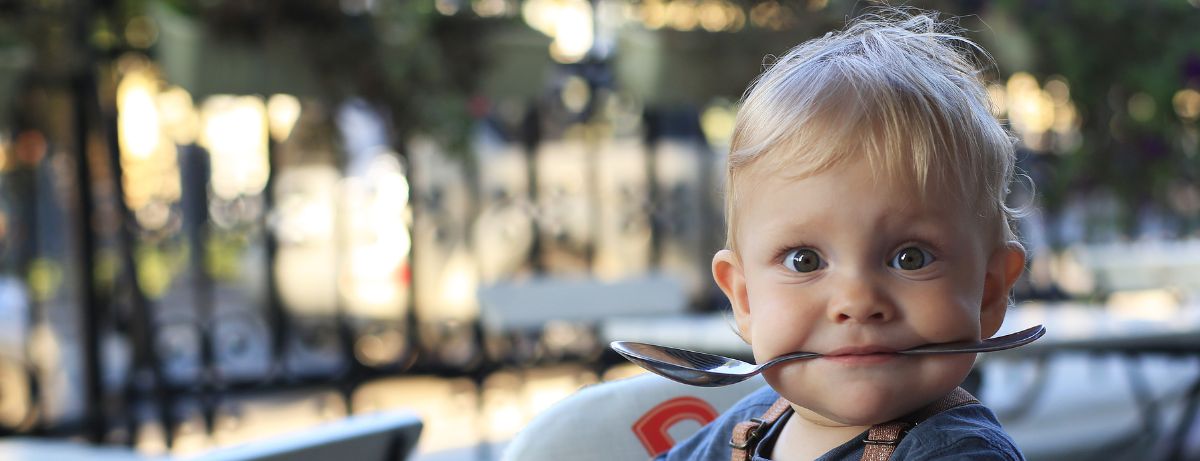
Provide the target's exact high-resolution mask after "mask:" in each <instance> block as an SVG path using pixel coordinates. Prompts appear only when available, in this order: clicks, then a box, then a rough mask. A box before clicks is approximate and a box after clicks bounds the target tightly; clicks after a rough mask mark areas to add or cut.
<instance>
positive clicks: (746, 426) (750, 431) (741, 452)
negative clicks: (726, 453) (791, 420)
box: [729, 397, 791, 461]
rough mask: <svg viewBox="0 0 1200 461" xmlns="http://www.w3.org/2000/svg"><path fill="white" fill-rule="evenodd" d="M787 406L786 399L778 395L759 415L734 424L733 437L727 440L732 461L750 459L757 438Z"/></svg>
mask: <svg viewBox="0 0 1200 461" xmlns="http://www.w3.org/2000/svg"><path fill="white" fill-rule="evenodd" d="M789 408H791V405H790V404H789V403H788V401H787V400H784V398H783V397H780V398H779V399H778V400H776V401H775V403H773V404H771V408H768V409H767V412H766V413H763V415H762V416H761V417H758V418H751V419H750V420H749V421H742V422H740V423H738V425H737V426H734V427H733V438H732V439H730V440H729V447H730V448H733V461H750V457H751V456H753V454H754V447H756V446H758V441H759V439H760V438H762V436H763V435H766V433H767V429H769V428H770V427H771V425H772V424H775V421H778V420H779V417H780V416H783V414H784V413H787V411H788V409H789Z"/></svg>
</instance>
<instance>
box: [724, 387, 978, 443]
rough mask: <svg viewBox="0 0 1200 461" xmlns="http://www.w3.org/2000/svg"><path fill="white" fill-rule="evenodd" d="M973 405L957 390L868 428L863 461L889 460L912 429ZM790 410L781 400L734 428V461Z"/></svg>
mask: <svg viewBox="0 0 1200 461" xmlns="http://www.w3.org/2000/svg"><path fill="white" fill-rule="evenodd" d="M972 403H979V401H978V400H976V399H975V397H974V396H972V395H971V393H970V392H967V391H965V390H963V388H961V387H959V388H955V389H954V390H953V391H951V392H950V393H949V394H946V396H945V397H942V399H941V400H938V401H937V402H934V403H932V404H930V405H929V406H927V407H925V408H922V409H920V410H917V411H915V412H913V413H910V414H909V415H907V416H904V417H901V418H899V419H896V420H894V421H890V422H886V423H883V424H876V425H874V426H871V429H870V430H868V431H867V438H865V439H863V443H865V444H866V447H865V449H864V450H863V455H862V458H861V459H862V461H887V459H888V458H890V457H891V456H892V452H894V451H896V446H897V445H899V444H900V439H902V438H904V436H905V435H906V434H908V431H909V430H911V429H912V428H913V427H914V426H916V425H917V424H919V423H921V422H922V421H925V420H926V419H929V418H930V417H931V416H933V415H936V414H938V413H941V412H943V411H946V410H949V409H951V408H957V407H961V406H963V405H969V404H972ZM789 408H790V404H789V403H788V401H787V400H784V399H783V397H780V398H779V400H776V401H775V403H774V404H772V405H771V408H768V409H767V412H766V413H763V415H762V416H761V417H758V418H752V419H750V420H749V421H742V422H740V423H738V425H737V426H734V428H733V438H732V439H731V440H730V441H729V446H730V448H733V452H732V454H733V461H750V459H751V457H752V456H753V454H754V448H755V447H757V446H758V442H759V440H760V439H761V438H762V436H764V435H766V433H767V430H769V429H770V428H771V425H772V424H775V421H778V420H779V417H781V416H783V414H784V413H786V412H787V410H788V409H789Z"/></svg>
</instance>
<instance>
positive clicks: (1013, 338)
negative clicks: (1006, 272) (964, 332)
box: [899, 325, 1046, 355]
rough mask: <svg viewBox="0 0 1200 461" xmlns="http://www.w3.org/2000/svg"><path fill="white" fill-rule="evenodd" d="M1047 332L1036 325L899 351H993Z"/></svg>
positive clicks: (1010, 347)
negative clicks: (976, 338) (999, 333)
mask: <svg viewBox="0 0 1200 461" xmlns="http://www.w3.org/2000/svg"><path fill="white" fill-rule="evenodd" d="M1044 334H1046V327H1044V326H1042V325H1036V326H1033V327H1029V328H1026V329H1024V330H1021V331H1018V332H1016V333H1010V334H1007V335H1004V336H997V337H995V338H989V339H985V340H983V341H963V342H956V343H942V344H929V345H925V346H918V347H914V348H912V349H908V350H903V351H900V352H899V353H901V354H906V355H924V354H956V353H966V352H993V351H1002V350H1005V349H1012V348H1014V347H1021V346H1024V345H1026V344H1029V343H1031V342H1034V341H1036V340H1037V339H1038V338H1041V337H1042V335H1044Z"/></svg>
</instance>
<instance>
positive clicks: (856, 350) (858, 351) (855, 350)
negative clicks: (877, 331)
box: [825, 346, 896, 357]
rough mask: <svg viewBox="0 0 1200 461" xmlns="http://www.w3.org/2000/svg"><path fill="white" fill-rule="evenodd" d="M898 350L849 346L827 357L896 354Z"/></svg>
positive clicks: (828, 353) (832, 352) (834, 351)
mask: <svg viewBox="0 0 1200 461" xmlns="http://www.w3.org/2000/svg"><path fill="white" fill-rule="evenodd" d="M895 353H896V349H892V348H890V347H886V346H847V347H843V348H840V349H835V350H833V351H830V352H827V353H825V356H826V357H838V356H848V355H875V354H895Z"/></svg>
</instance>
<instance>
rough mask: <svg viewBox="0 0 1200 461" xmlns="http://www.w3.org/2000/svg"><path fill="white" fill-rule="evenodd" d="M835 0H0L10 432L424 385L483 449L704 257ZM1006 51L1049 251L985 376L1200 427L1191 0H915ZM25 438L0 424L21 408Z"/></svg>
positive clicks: (698, 302) (183, 419)
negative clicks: (776, 103) (764, 90)
mask: <svg viewBox="0 0 1200 461" xmlns="http://www.w3.org/2000/svg"><path fill="white" fill-rule="evenodd" d="M872 4H873V2H864V1H841V0H783V1H779V0H411V1H387V0H292V1H283V0H262V1H240V0H95V1H88V0H27V1H21V0H0V435H6V436H22V437H28V436H33V437H40V438H48V439H70V440H83V441H88V442H92V443H97V444H104V445H111V446H124V447H131V448H133V449H135V450H136V451H137V452H139V453H143V454H150V455H154V454H168V453H170V454H189V453H203V452H204V451H206V450H211V449H213V448H215V447H222V446H229V445H232V444H236V443H239V442H245V441H253V440H258V439H261V438H264V437H268V436H270V435H273V434H279V433H286V432H288V431H296V430H300V429H302V428H306V427H312V426H314V425H316V424H318V423H321V422H328V421H335V420H339V419H342V418H345V417H347V416H349V415H354V414H360V413H368V412H374V411H381V410H389V409H411V410H413V411H416V412H417V413H418V414H419V415H420V416H421V418H422V419H423V421H424V425H425V430H424V432H423V434H422V435H421V439H420V444H419V447H418V449H417V452H416V455H415V456H416V458H417V459H467V460H490V459H496V458H498V456H499V455H500V452H501V451H502V449H503V446H504V444H505V443H506V442H507V441H509V440H511V439H512V437H513V436H514V435H515V434H516V433H517V432H519V431H520V429H521V428H522V427H523V426H524V424H526V423H527V422H528V421H529V420H530V419H531V418H533V417H534V416H535V415H537V414H538V413H539V412H540V411H542V410H544V409H545V408H547V407H548V406H549V405H552V404H553V403H554V402H556V401H558V400H559V399H561V398H563V397H565V396H567V395H569V394H570V393H572V392H574V391H575V390H576V389H578V388H579V387H580V386H583V385H587V384H591V383H596V382H601V381H604V380H609V379H614V378H619V377H624V376H630V375H632V374H636V373H637V372H638V371H637V370H636V369H633V368H631V367H630V366H629V365H627V364H625V363H624V361H623V360H622V359H621V358H620V357H619V356H616V355H615V354H613V353H612V352H610V351H608V350H607V347H606V345H607V343H608V342H609V341H611V340H615V339H630V340H644V341H649V342H657V343H664V344H671V345H677V346H683V347H690V348H693V349H704V350H710V351H714V352H720V353H726V354H732V355H741V356H745V355H746V353H747V349H746V348H745V346H744V345H742V344H741V342H740V340H738V339H737V338H736V336H733V334H732V331H731V328H730V326H729V323H728V322H727V321H726V319H725V317H724V315H723V312H724V311H725V310H727V309H728V305H727V301H726V300H725V299H724V298H723V296H721V295H720V292H719V291H718V290H717V289H716V287H715V285H714V284H713V283H712V282H711V281H710V280H711V278H710V275H709V261H710V258H711V255H712V253H713V252H714V251H716V250H717V249H719V248H721V246H722V245H723V240H724V235H723V233H724V228H723V227H724V224H723V217H722V211H721V209H722V198H721V189H722V175H723V171H722V165H723V163H722V162H723V159H724V156H725V153H726V151H727V149H728V142H729V136H730V132H731V130H732V125H733V117H734V114H735V111H736V108H737V100H738V98H739V97H740V95H741V93H742V91H743V90H744V89H745V87H746V86H747V84H748V83H749V82H750V81H751V80H752V79H753V78H754V76H755V75H757V74H758V73H759V72H760V71H761V69H762V66H763V65H764V63H769V62H770V61H769V59H765V57H767V56H769V55H780V54H782V53H784V52H785V51H786V50H787V49H788V48H790V47H791V46H793V45H795V44H797V43H799V42H801V41H803V40H805V39H808V38H811V37H814V36H818V35H821V34H824V33H825V32H826V31H829V30H833V29H837V28H840V27H841V26H842V25H843V23H844V20H845V18H846V17H848V16H852V15H855V14H856V13H858V12H861V11H862V10H863V9H865V8H867V7H869V6H871V5H872ZM911 4H912V5H913V6H917V7H922V8H933V9H938V10H940V11H943V12H944V13H945V15H947V16H961V20H960V25H962V26H963V27H964V28H966V29H967V30H968V35H969V36H970V37H971V38H973V39H975V40H976V41H978V42H979V43H981V44H982V45H983V46H984V47H985V48H986V49H988V50H989V51H990V52H991V53H992V55H993V58H994V59H995V61H996V63H997V66H996V67H995V68H992V69H988V78H989V79H990V80H992V81H994V83H993V84H992V85H991V86H990V87H989V92H990V94H991V96H992V98H993V100H994V102H995V105H996V107H997V111H998V113H997V115H998V116H999V117H1001V118H1002V119H1004V120H1006V121H1007V123H1008V125H1009V127H1010V128H1011V129H1012V130H1013V132H1014V133H1015V134H1017V135H1018V136H1019V138H1020V140H1021V145H1020V149H1019V168H1020V169H1021V171H1022V172H1024V174H1025V175H1026V177H1024V178H1023V180H1022V181H1020V182H1018V183H1017V184H1014V186H1013V194H1012V199H1013V200H1014V203H1028V202H1030V201H1032V203H1033V204H1034V205H1036V211H1035V212H1034V213H1031V214H1030V215H1029V216H1026V217H1024V218H1022V220H1021V221H1020V223H1019V225H1018V228H1019V233H1020V234H1021V236H1022V239H1023V240H1024V242H1025V247H1026V248H1027V249H1028V250H1029V251H1030V254H1031V260H1030V262H1029V270H1028V271H1027V272H1026V274H1025V276H1024V277H1023V279H1022V280H1021V281H1020V282H1019V285H1018V288H1017V291H1016V300H1017V306H1016V307H1015V308H1014V309H1013V312H1012V314H1010V316H1009V320H1008V324H1006V325H1011V327H1008V326H1006V328H1007V329H1011V330H1015V329H1021V328H1023V327H1025V326H1029V325H1032V324H1036V323H1044V324H1046V325H1047V327H1048V328H1049V329H1050V334H1049V335H1048V336H1047V337H1046V338H1045V339H1043V340H1042V341H1039V343H1038V347H1032V346H1031V347H1030V348H1028V349H1019V350H1016V351H1013V352H1011V353H1006V354H997V355H993V356H988V358H987V359H985V360H983V361H981V363H980V365H979V366H978V367H977V368H978V371H979V374H978V375H977V376H982V378H981V381H980V382H981V384H980V393H981V397H983V399H984V400H985V401H986V402H988V403H989V404H990V405H992V406H993V407H994V408H995V409H996V410H997V412H998V413H999V414H1000V416H1001V418H1002V420H1003V421H1004V423H1005V425H1006V427H1007V428H1009V430H1010V431H1011V432H1012V433H1013V435H1014V437H1016V438H1017V440H1018V442H1019V443H1020V444H1021V446H1022V448H1023V449H1025V450H1026V454H1027V455H1028V456H1029V457H1030V458H1032V459H1069V458H1072V457H1076V458H1079V459H1084V458H1087V459H1095V458H1103V459H1200V450H1198V449H1197V446H1198V445H1200V429H1198V427H1200V426H1198V425H1196V424H1195V422H1196V419H1197V404H1198V398H1200V355H1197V353H1196V352H1197V351H1198V350H1200V297H1197V293H1198V291H1197V289H1198V288H1200V182H1198V181H1197V180H1198V179H1200V155H1198V154H1200V1H1197V0H1152V1H1112V2H1090V1H1061V2H1047V1H1039V0H994V1H988V0H957V1H949V0H946V1H914V2H912V3H911ZM4 440H5V438H0V443H2V442H3V441H4Z"/></svg>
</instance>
